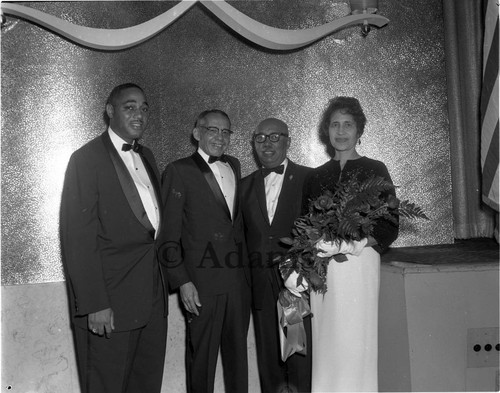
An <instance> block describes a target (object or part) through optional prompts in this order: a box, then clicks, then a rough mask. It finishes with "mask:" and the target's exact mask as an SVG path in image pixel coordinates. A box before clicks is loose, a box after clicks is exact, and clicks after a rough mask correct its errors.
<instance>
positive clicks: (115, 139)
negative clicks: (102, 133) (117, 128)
mask: <svg viewBox="0 0 500 393" xmlns="http://www.w3.org/2000/svg"><path fill="white" fill-rule="evenodd" d="M108 134H109V138H110V139H111V142H112V143H113V146H114V147H115V149H116V150H117V151H118V152H121V151H122V146H123V144H124V143H128V142H127V141H126V140H125V139H123V138H122V137H121V136H119V135H118V134H117V133H116V132H114V131H113V130H112V129H111V127H108Z"/></svg>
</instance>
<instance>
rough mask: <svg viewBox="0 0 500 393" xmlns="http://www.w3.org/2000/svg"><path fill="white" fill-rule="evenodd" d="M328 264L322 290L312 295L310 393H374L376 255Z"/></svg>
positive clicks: (367, 250) (366, 251)
mask: <svg viewBox="0 0 500 393" xmlns="http://www.w3.org/2000/svg"><path fill="white" fill-rule="evenodd" d="M347 258H348V261H345V262H336V261H335V260H332V261H330V263H329V266H328V274H327V286H328V290H327V292H326V293H325V294H324V295H322V294H317V293H314V292H311V312H312V314H313V316H312V319H311V323H312V391H313V392H353V391H355V392H362V391H377V389H378V378H377V373H378V370H377V356H378V338H377V337H378V299H379V288H380V255H379V254H378V253H377V252H376V251H375V250H374V249H373V248H371V247H366V248H364V249H363V251H362V253H361V255H360V256H358V257H357V256H353V255H347Z"/></svg>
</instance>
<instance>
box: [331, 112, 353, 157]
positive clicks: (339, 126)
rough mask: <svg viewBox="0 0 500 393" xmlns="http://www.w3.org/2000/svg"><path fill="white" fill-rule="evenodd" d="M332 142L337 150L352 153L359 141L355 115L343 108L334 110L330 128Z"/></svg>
mask: <svg viewBox="0 0 500 393" xmlns="http://www.w3.org/2000/svg"><path fill="white" fill-rule="evenodd" d="M328 134H329V136H330V143H331V144H332V146H333V147H334V149H335V150H336V151H337V152H345V153H351V152H354V151H355V150H356V144H357V143H358V139H359V135H358V127H357V125H356V121H355V120H354V117H353V116H352V115H350V114H348V113H344V111H342V110H338V111H335V112H333V114H332V116H331V117H330V126H329V128H328Z"/></svg>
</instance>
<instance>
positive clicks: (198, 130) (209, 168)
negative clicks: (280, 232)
mask: <svg viewBox="0 0 500 393" xmlns="http://www.w3.org/2000/svg"><path fill="white" fill-rule="evenodd" d="M231 134H232V131H231V123H230V120H229V117H228V116H227V114H226V113H224V112H222V111H220V110H217V109H215V110H208V111H204V112H202V113H201V114H200V115H199V116H198V118H197V120H196V123H195V127H194V129H193V133H192V135H193V138H194V139H195V140H196V141H197V142H198V149H197V151H196V152H195V153H194V154H193V155H191V156H189V157H186V158H183V159H180V160H177V161H175V162H172V163H170V164H169V165H168V166H167V168H166V169H165V172H164V173H163V179H162V180H163V185H162V190H163V206H164V211H165V216H164V217H165V218H164V223H163V226H162V227H163V232H162V236H161V247H160V250H159V254H160V258H162V263H163V264H165V265H166V266H167V270H168V281H169V286H170V287H171V288H172V289H179V291H180V298H181V301H182V304H183V305H184V308H185V310H186V318H187V322H188V324H187V341H188V342H187V353H186V363H187V384H188V392H196V393H199V392H213V389H214V379H215V371H216V364H217V357H218V351H219V348H220V352H221V357H222V364H223V370H224V383H225V389H226V392H231V393H238V392H247V391H248V365H247V332H248V325H249V319H250V287H249V280H250V277H249V273H248V272H247V271H246V270H247V268H248V267H247V262H246V251H245V240H244V235H243V221H242V217H241V211H240V207H239V206H240V204H239V193H240V189H239V188H240V176H241V175H240V163H239V161H238V160H237V159H236V158H234V157H231V156H229V155H226V154H224V153H225V152H226V150H227V148H228V146H229V142H230V138H231Z"/></svg>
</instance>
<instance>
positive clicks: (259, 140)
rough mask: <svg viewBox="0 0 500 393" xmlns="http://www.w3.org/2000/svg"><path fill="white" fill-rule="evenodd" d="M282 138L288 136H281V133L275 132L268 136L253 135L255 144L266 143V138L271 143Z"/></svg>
mask: <svg viewBox="0 0 500 393" xmlns="http://www.w3.org/2000/svg"><path fill="white" fill-rule="evenodd" d="M282 136H284V137H286V138H288V135H287V134H283V133H282V132H280V133H277V132H273V133H272V134H269V135H266V134H255V135H254V136H253V140H254V141H255V142H257V143H264V142H265V141H266V139H267V138H269V140H270V141H271V142H274V143H276V142H278V141H279V140H280V138H281V137H282Z"/></svg>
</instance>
